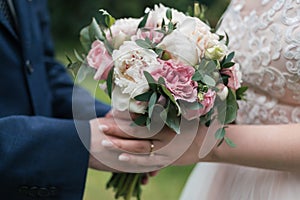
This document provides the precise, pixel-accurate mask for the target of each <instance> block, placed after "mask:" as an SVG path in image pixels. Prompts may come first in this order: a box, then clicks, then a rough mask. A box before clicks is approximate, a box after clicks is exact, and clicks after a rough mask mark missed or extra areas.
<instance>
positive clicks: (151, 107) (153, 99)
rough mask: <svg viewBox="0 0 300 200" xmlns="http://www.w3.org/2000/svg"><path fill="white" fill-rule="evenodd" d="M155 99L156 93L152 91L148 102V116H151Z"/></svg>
mask: <svg viewBox="0 0 300 200" xmlns="http://www.w3.org/2000/svg"><path fill="white" fill-rule="evenodd" d="M156 101H157V93H156V92H153V94H152V95H151V97H150V100H149V104H148V117H149V118H151V116H152V112H153V108H154V105H155V103H156Z"/></svg>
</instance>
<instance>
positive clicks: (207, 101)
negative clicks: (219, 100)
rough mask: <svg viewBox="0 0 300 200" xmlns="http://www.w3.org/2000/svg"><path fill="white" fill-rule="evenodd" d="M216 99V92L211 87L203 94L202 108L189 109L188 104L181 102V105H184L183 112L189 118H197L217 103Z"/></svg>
mask: <svg viewBox="0 0 300 200" xmlns="http://www.w3.org/2000/svg"><path fill="white" fill-rule="evenodd" d="M215 99H216V92H215V91H212V90H211V89H209V90H208V91H207V92H206V93H205V94H204V95H203V100H202V101H200V103H201V104H202V106H203V107H202V108H200V109H198V110H192V109H189V107H187V105H185V104H180V106H182V108H183V109H182V110H183V113H182V114H183V116H184V117H185V118H186V119H188V120H192V119H196V118H198V117H200V116H203V115H205V114H206V113H208V112H209V111H210V110H211V109H212V107H213V106H214V103H215Z"/></svg>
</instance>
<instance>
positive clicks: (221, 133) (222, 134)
mask: <svg viewBox="0 0 300 200" xmlns="http://www.w3.org/2000/svg"><path fill="white" fill-rule="evenodd" d="M225 134H226V131H225V128H224V127H222V128H219V129H218V130H217V131H216V133H215V138H216V139H218V140H221V139H223V138H224V137H225Z"/></svg>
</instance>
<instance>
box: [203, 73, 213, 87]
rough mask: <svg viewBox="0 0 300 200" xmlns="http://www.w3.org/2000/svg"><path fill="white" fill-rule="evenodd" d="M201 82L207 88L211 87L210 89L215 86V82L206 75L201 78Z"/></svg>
mask: <svg viewBox="0 0 300 200" xmlns="http://www.w3.org/2000/svg"><path fill="white" fill-rule="evenodd" d="M202 82H203V83H205V84H206V85H208V86H212V87H214V86H216V81H215V80H214V79H213V78H211V77H210V76H208V75H206V74H205V75H204V76H203V80H202Z"/></svg>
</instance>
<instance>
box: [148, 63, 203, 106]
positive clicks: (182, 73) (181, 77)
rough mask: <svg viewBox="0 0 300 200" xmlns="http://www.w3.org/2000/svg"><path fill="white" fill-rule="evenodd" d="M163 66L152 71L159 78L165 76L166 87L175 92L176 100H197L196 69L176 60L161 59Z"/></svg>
mask: <svg viewBox="0 0 300 200" xmlns="http://www.w3.org/2000/svg"><path fill="white" fill-rule="evenodd" d="M159 62H160V63H161V68H159V69H156V70H154V71H152V72H151V75H152V76H153V77H154V78H155V79H156V80H158V79H159V77H163V78H164V79H165V82H166V87H167V89H168V90H170V92H171V93H172V94H173V96H174V97H175V99H176V100H184V101H187V102H194V101H196V100H197V86H198V84H197V82H195V81H193V80H192V76H193V74H194V72H195V69H194V68H193V67H191V66H188V65H184V64H182V63H179V62H175V61H174V60H168V61H164V60H160V59H159Z"/></svg>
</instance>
